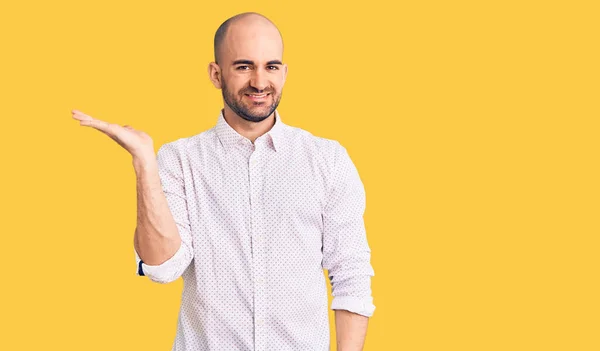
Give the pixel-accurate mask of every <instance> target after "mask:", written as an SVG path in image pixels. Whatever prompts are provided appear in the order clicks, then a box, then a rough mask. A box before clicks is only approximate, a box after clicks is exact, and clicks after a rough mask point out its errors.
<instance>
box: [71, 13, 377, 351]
mask: <svg viewBox="0 0 600 351" xmlns="http://www.w3.org/2000/svg"><path fill="white" fill-rule="evenodd" d="M214 54H215V61H214V62H211V63H210V64H209V65H208V74H209V78H210V81H211V82H212V84H213V85H214V86H215V87H216V88H218V89H221V91H222V94H223V103H224V106H223V108H222V109H221V111H220V113H219V116H218V118H217V122H216V124H215V126H214V127H213V128H211V129H209V130H207V131H204V132H202V133H200V134H197V135H193V136H190V137H186V138H180V139H178V140H176V141H173V142H170V143H166V144H164V145H163V146H161V147H160V149H159V150H158V153H157V154H156V155H155V154H154V146H153V142H152V139H151V138H150V137H149V136H148V135H147V134H146V133H144V132H142V131H139V130H136V129H134V128H133V127H131V126H128V125H125V126H120V125H117V124H113V123H107V122H104V121H101V120H98V119H94V118H92V117H90V116H88V115H85V114H83V113H81V112H80V111H77V110H74V111H73V117H74V118H76V119H78V120H80V124H81V125H84V126H90V127H93V128H95V129H97V130H100V131H102V132H103V133H105V134H107V135H108V136H110V137H111V138H112V139H113V140H115V141H116V142H117V143H119V144H120V145H121V146H122V147H123V148H125V149H126V150H127V151H128V152H129V153H130V154H131V155H132V162H133V166H134V169H135V172H136V176H137V201H138V217H137V226H136V229H135V235H134V253H135V259H136V273H137V274H138V275H140V276H146V277H148V278H149V279H150V280H152V281H154V282H158V283H169V282H172V281H175V280H177V279H178V278H179V277H182V278H183V281H184V285H183V293H182V300H181V309H180V312H179V319H178V323H177V333H176V337H175V341H174V343H173V348H172V350H176V351H200V350H211V351H215V350H244V351H250V350H252V351H258V350H272V351H285V350H299V351H306V350H314V351H326V350H330V349H331V347H330V334H329V320H328V299H327V285H326V280H325V276H324V271H323V269H326V270H327V271H328V277H329V280H330V282H331V286H332V295H333V301H332V303H331V309H332V310H335V330H336V339H337V349H338V350H342V351H350V350H362V349H363V345H364V341H365V337H366V331H367V324H368V320H369V317H371V316H372V315H373V311H374V310H375V306H374V305H373V298H372V296H371V282H370V279H371V277H372V276H373V275H374V271H373V267H372V266H371V264H370V253H371V250H370V248H369V245H368V242H367V238H366V233H365V226H364V221H363V214H364V210H365V191H364V187H363V184H362V182H361V179H360V177H359V174H358V171H357V169H356V167H355V166H354V164H353V162H352V160H351V159H350V157H349V155H348V152H347V150H346V149H345V148H344V147H343V146H342V145H341V144H340V143H339V142H337V141H335V140H333V139H326V138H322V137H317V136H314V135H312V134H311V133H309V132H308V131H305V130H303V129H300V128H297V127H293V126H290V125H287V124H285V123H284V122H283V121H282V118H281V116H280V114H279V113H278V111H277V106H278V105H279V102H280V100H281V94H282V90H283V85H284V83H285V80H286V76H287V65H286V64H284V63H283V40H282V37H281V34H280V32H279V30H278V29H277V27H276V26H275V25H274V24H273V23H272V22H271V21H270V20H269V19H267V18H266V17H264V16H262V15H260V14H257V13H243V14H240V15H237V16H234V17H232V18H230V19H228V20H227V21H225V22H224V23H223V24H222V25H221V26H220V27H219V28H218V30H217V32H216V34H215V39H214ZM158 303H160V302H158Z"/></svg>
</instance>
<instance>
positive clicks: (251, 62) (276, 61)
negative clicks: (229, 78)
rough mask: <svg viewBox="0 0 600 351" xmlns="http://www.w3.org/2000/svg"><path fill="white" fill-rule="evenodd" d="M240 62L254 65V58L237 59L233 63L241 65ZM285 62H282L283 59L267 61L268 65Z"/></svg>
mask: <svg viewBox="0 0 600 351" xmlns="http://www.w3.org/2000/svg"><path fill="white" fill-rule="evenodd" d="M240 64H245V65H254V61H252V60H235V61H233V65H240ZM282 64H283V63H281V61H279V60H271V61H269V62H267V65H282Z"/></svg>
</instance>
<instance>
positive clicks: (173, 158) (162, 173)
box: [133, 142, 194, 284]
mask: <svg viewBox="0 0 600 351" xmlns="http://www.w3.org/2000/svg"><path fill="white" fill-rule="evenodd" d="M156 157H157V163H158V174H159V177H160V182H161V186H162V190H163V193H164V194H165V197H166V199H167V203H168V205H169V210H170V211H171V214H172V215H173V219H174V220H175V223H176V224H177V229H178V231H179V236H180V237H181V246H180V247H179V249H178V250H177V251H176V252H175V254H174V255H173V256H172V257H170V258H169V259H168V260H166V261H165V262H163V263H161V264H159V265H149V264H146V263H144V262H143V261H142V260H141V259H140V256H139V254H138V252H137V250H135V247H134V249H133V251H134V254H135V262H136V274H137V275H139V276H147V277H148V278H149V279H150V280H152V281H154V282H157V283H162V284H166V283H170V282H172V281H175V280H177V279H178V278H179V277H180V276H181V275H182V274H183V272H184V271H185V270H186V268H187V267H188V266H189V265H190V262H191V261H192V259H193V258H194V250H193V245H192V235H191V229H190V220H189V215H188V206H187V199H186V194H185V184H184V180H183V164H182V160H181V156H180V154H179V152H178V151H177V146H176V143H175V142H172V143H167V144H164V145H163V146H161V148H160V149H159V150H158V152H157V156H156Z"/></svg>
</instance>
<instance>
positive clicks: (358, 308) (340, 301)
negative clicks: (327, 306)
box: [331, 296, 375, 317]
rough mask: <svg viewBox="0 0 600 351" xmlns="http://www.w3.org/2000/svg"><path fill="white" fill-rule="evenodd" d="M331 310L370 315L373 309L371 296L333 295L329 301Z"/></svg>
mask: <svg viewBox="0 0 600 351" xmlns="http://www.w3.org/2000/svg"><path fill="white" fill-rule="evenodd" d="M331 309H332V310H346V311H350V312H354V313H357V314H360V315H363V316H365V317H371V316H372V315H373V312H374V311H375V305H373V297H372V296H368V297H354V296H335V297H334V298H333V301H332V302H331Z"/></svg>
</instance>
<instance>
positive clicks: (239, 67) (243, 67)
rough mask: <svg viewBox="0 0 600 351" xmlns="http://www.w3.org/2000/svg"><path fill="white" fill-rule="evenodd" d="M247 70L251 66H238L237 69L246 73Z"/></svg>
mask: <svg viewBox="0 0 600 351" xmlns="http://www.w3.org/2000/svg"><path fill="white" fill-rule="evenodd" d="M245 68H249V66H237V67H236V68H235V69H237V70H240V71H245Z"/></svg>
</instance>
